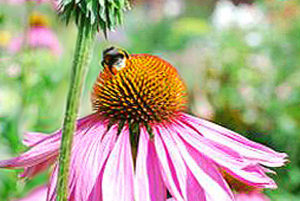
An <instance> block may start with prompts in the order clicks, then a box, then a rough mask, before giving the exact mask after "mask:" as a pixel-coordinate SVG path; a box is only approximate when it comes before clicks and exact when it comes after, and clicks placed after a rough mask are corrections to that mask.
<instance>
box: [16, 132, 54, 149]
mask: <svg viewBox="0 0 300 201" xmlns="http://www.w3.org/2000/svg"><path fill="white" fill-rule="evenodd" d="M54 134H55V133H54ZM49 136H50V135H48V134H45V133H38V132H27V133H25V135H24V137H23V141H22V142H23V144H24V145H25V146H28V147H32V146H34V145H35V144H36V143H38V142H39V141H42V140H44V139H46V138H47V137H49Z"/></svg>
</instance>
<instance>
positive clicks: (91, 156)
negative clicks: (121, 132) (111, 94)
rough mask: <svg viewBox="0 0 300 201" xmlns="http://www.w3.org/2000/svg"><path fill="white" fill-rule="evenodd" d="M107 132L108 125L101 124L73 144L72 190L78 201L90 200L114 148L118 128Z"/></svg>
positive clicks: (112, 128) (113, 127) (115, 127)
mask: <svg viewBox="0 0 300 201" xmlns="http://www.w3.org/2000/svg"><path fill="white" fill-rule="evenodd" d="M99 124H100V123H99ZM106 130H107V124H101V125H99V126H98V127H97V128H95V129H93V130H90V131H89V132H88V133H87V134H86V135H84V136H82V138H81V139H80V140H77V141H76V142H75V143H74V144H73V151H72V157H71V168H70V169H71V171H70V177H71V178H72V179H70V185H71V186H70V189H74V191H75V193H74V195H75V197H76V199H78V200H87V199H88V197H89V196H90V194H91V192H92V191H93V188H94V186H95V185H96V182H97V178H98V176H99V175H100V171H101V170H102V169H103V167H104V165H105V162H106V160H107V158H108V156H109V154H110V152H111V150H112V149H113V147H114V144H115V141H116V137H117V132H118V127H117V125H114V126H112V127H111V128H110V130H109V131H108V132H107V131H106ZM72 183H73V184H72ZM99 197H100V196H99Z"/></svg>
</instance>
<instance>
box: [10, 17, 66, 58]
mask: <svg viewBox="0 0 300 201" xmlns="http://www.w3.org/2000/svg"><path fill="white" fill-rule="evenodd" d="M29 21H30V26H29V29H28V31H27V33H26V35H25V36H19V37H16V38H14V39H12V41H11V43H10V45H9V48H8V49H9V51H10V52H12V53H17V52H19V51H20V50H21V49H22V48H24V46H25V47H29V48H31V49H36V48H45V49H49V50H50V51H51V52H52V54H54V55H56V56H58V55H60V54H61V52H62V49H61V46H60V43H59V41H58V39H57V36H56V35H55V33H54V32H53V31H52V30H51V29H50V28H49V26H48V20H47V18H46V17H45V16H43V15H40V14H34V15H32V16H30V20H29Z"/></svg>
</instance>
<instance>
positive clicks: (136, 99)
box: [0, 48, 287, 201]
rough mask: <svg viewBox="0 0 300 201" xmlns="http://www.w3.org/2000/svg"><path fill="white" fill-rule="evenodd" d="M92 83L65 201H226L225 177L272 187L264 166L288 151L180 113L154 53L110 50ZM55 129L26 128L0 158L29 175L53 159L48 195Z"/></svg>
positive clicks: (51, 196)
mask: <svg viewBox="0 0 300 201" xmlns="http://www.w3.org/2000/svg"><path fill="white" fill-rule="evenodd" d="M103 58H104V59H103V61H102V64H103V66H104V70H103V72H101V73H100V74H99V76H98V78H97V81H96V83H95V85H94V88H93V93H92V103H93V107H94V111H95V112H94V113H93V114H91V115H89V116H87V117H84V118H82V119H79V120H78V122H77V130H76V132H75V133H74V141H73V147H72V154H71V162H70V175H69V200H70V201H96V200H97V201H116V200H118V201H166V200H167V199H168V198H169V197H172V198H173V199H175V200H176V201H206V200H210V201H213V200H214V201H229V200H234V195H233V193H232V191H231V189H230V186H229V184H228V182H227V181H229V182H230V181H237V182H240V183H242V184H244V185H247V186H250V187H252V188H255V189H263V188H276V184H275V182H274V181H273V180H272V179H271V178H269V177H268V176H267V175H266V173H267V172H270V170H268V169H267V168H266V167H265V166H269V167H279V166H282V165H284V163H285V162H286V159H285V158H286V157H287V155H286V154H284V153H278V152H275V151H274V150H272V149H270V148H268V147H266V146H264V145H261V144H258V143H255V142H252V141H250V140H248V139H246V138H245V137H242V136H240V135H239V134H237V133H235V132H233V131H230V130H228V129H226V128H223V127H221V126H218V125H216V124H214V123H211V122H208V121H206V120H203V119H200V118H197V117H194V116H191V115H189V114H187V113H185V109H186V103H187V93H186V88H185V85H184V83H183V82H182V80H181V78H180V77H179V75H178V73H177V71H176V69H175V68H174V67H173V66H172V65H171V64H169V63H168V62H166V61H164V60H162V59H161V58H159V57H157V56H152V55H148V54H133V55H128V54H127V53H126V52H125V51H123V50H120V49H116V48H109V49H107V50H105V51H104V53H103ZM60 141H61V130H59V131H57V132H54V133H53V134H52V135H45V134H42V133H28V134H26V135H25V139H24V143H25V144H26V145H28V146H29V147H30V149H29V150H28V151H27V152H25V153H23V154H21V155H20V156H19V157H16V158H13V159H10V160H6V161H1V162H0V167H5V168H24V169H25V171H24V173H23V175H22V176H23V177H32V176H34V175H35V174H37V173H38V172H40V171H42V170H44V169H45V168H46V167H48V166H49V165H50V164H55V167H54V170H53V173H52V176H51V178H50V182H49V187H48V198H47V200H48V201H52V200H53V201H54V200H55V198H56V194H55V191H56V181H57V174H58V164H57V156H58V154H59V146H60Z"/></svg>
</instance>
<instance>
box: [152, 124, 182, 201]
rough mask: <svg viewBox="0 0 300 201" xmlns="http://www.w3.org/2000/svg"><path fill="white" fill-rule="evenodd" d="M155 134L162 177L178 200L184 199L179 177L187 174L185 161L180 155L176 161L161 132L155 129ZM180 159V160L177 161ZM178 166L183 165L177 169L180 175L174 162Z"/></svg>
mask: <svg viewBox="0 0 300 201" xmlns="http://www.w3.org/2000/svg"><path fill="white" fill-rule="evenodd" d="M153 134H154V142H155V149H156V153H157V156H158V159H159V163H160V167H161V174H162V178H163V180H164V183H165V185H166V187H167V188H168V190H169V191H170V193H171V194H172V196H173V197H174V198H176V200H178V201H184V197H183V195H182V192H181V189H180V184H179V179H178V177H180V176H181V177H184V174H185V175H186V174H187V173H186V167H185V165H183V161H182V159H181V157H180V156H178V158H176V161H172V159H171V158H170V156H169V154H168V150H167V148H166V147H165V145H164V143H163V141H162V139H161V136H160V134H159V132H157V130H156V129H153ZM177 161H179V162H177ZM173 163H175V165H177V167H178V166H181V169H177V172H178V174H180V176H177V175H176V171H175V167H174V164H173ZM182 182H183V184H184V179H183V181H182Z"/></svg>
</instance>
